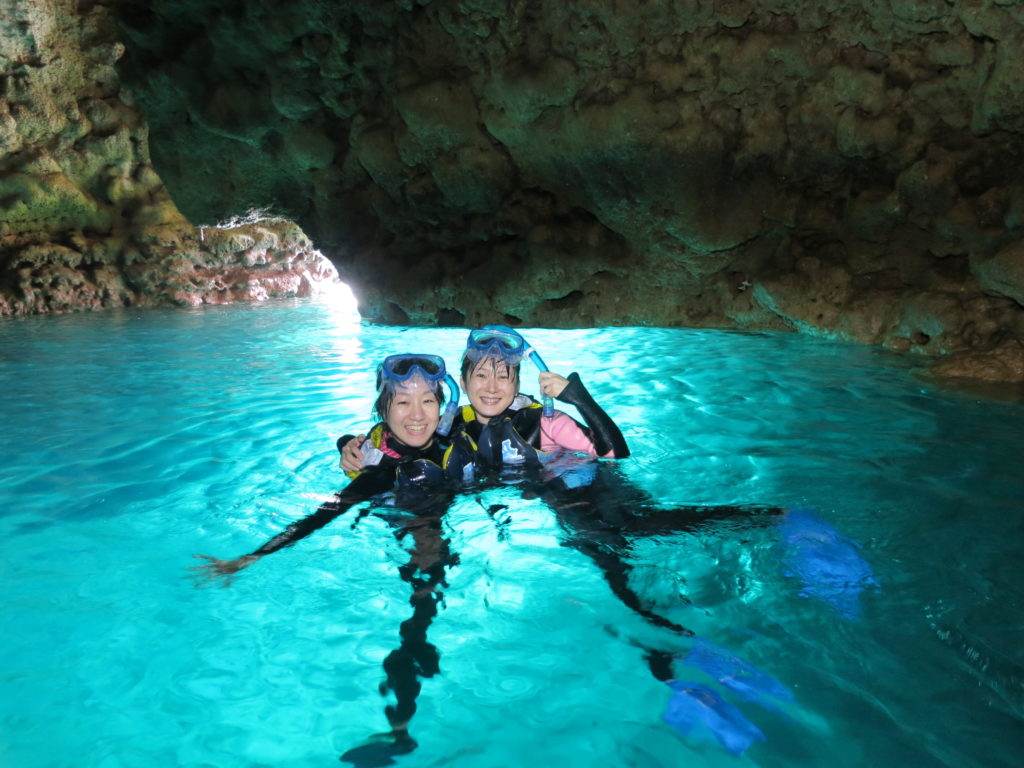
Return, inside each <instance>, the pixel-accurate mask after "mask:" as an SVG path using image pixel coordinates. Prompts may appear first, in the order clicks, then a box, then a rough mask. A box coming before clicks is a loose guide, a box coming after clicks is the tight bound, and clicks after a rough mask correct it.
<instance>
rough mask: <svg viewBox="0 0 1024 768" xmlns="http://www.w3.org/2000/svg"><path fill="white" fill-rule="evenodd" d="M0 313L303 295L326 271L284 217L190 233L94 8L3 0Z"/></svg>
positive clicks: (104, 10)
mask: <svg viewBox="0 0 1024 768" xmlns="http://www.w3.org/2000/svg"><path fill="white" fill-rule="evenodd" d="M2 11H3V13H2V15H0V315H8V314H30V313H39V312H63V311H72V310H79V309H99V308H102V307H111V306H126V305H157V304H180V305H195V304H200V303H221V302H225V301H238V300H241V299H259V298H266V297H268V296H295V295H309V294H310V293H312V292H315V291H316V290H317V289H318V287H319V286H320V285H322V284H323V282H324V281H325V280H326V281H330V280H333V279H335V278H334V270H333V268H332V267H331V266H330V265H329V264H327V263H326V262H325V261H324V259H323V257H321V256H320V255H319V254H318V253H317V252H316V251H315V250H314V249H313V247H312V244H311V243H310V242H309V240H308V238H306V237H305V235H304V234H303V233H302V231H301V230H300V229H299V228H298V227H297V226H296V225H295V224H292V223H290V222H285V221H279V220H267V221H261V222H259V223H255V222H252V223H249V224H248V225H246V226H242V227H241V228H238V229H234V230H231V231H228V230H226V229H223V228H212V229H205V230H202V231H201V230H199V229H197V228H196V227H195V226H194V225H192V224H190V223H189V222H188V221H187V220H186V219H185V217H184V216H182V215H181V213H180V212H179V211H178V209H177V207H176V206H175V205H174V203H173V202H172V201H171V199H170V197H169V195H168V193H167V190H166V189H165V188H164V185H163V183H162V182H161V181H160V178H159V176H158V175H157V173H156V171H155V170H154V169H153V166H152V164H151V163H150V159H149V149H148V131H147V129H146V126H145V124H144V123H143V121H142V119H141V118H140V116H139V113H138V111H137V110H136V109H135V108H134V107H133V106H132V99H131V96H130V94H128V93H127V92H126V91H124V90H123V89H122V88H121V86H120V78H119V75H118V74H117V72H116V69H115V64H116V62H117V61H118V59H119V58H120V57H121V56H122V55H123V53H124V45H123V43H121V42H120V40H119V35H120V33H119V31H118V29H117V27H116V25H115V24H114V19H113V16H112V15H111V13H110V8H109V7H108V6H107V5H106V4H103V3H91V2H68V1H61V0H35V1H34V2H24V1H22V2H12V1H11V0H3V9H2Z"/></svg>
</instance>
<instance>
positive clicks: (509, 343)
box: [472, 330, 523, 352]
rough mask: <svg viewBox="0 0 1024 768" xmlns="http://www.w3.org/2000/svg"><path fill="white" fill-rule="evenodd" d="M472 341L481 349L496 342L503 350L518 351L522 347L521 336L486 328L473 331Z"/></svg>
mask: <svg viewBox="0 0 1024 768" xmlns="http://www.w3.org/2000/svg"><path fill="white" fill-rule="evenodd" d="M472 341H473V344H475V345H476V346H478V347H480V348H481V349H483V348H486V347H489V346H491V345H492V344H498V345H499V346H500V347H501V348H502V350H504V351H505V352H518V351H519V350H521V349H522V347H523V341H522V339H521V338H516V337H514V336H509V335H507V334H504V333H495V332H494V331H486V330H481V331H474V332H473V336H472Z"/></svg>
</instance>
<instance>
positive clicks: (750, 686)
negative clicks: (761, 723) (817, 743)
mask: <svg viewBox="0 0 1024 768" xmlns="http://www.w3.org/2000/svg"><path fill="white" fill-rule="evenodd" d="M683 664H685V665H686V666H688V667H691V668H694V669H699V670H701V671H702V672H704V673H706V674H707V675H708V676H709V677H711V678H713V679H714V680H715V681H717V682H718V683H719V684H720V685H722V686H723V687H724V688H727V689H728V690H730V691H732V692H733V693H736V694H737V695H738V696H740V698H742V699H744V700H746V701H751V702H754V703H756V704H759V705H760V706H762V707H764V708H766V709H771V710H778V705H779V703H781V702H787V701H792V700H793V698H794V697H793V693H792V691H790V690H789V689H788V688H786V686H784V685H783V684H782V683H780V682H779V681H778V680H776V679H775V678H774V677H772V676H771V675H769V674H767V673H765V672H762V671H761V670H759V669H757V667H755V666H754V665H753V664H751V663H750V662H748V661H745V660H744V659H741V658H740V657H739V656H736V655H735V654H734V653H732V652H730V651H729V650H727V649H725V648H721V647H719V646H717V645H715V644H714V643H711V642H708V641H707V640H703V639H698V640H697V641H696V642H695V644H694V646H693V648H692V649H691V650H690V652H689V653H688V654H687V655H686V657H685V658H684V659H683ZM667 684H668V686H669V687H670V688H671V689H672V690H673V691H674V693H673V695H672V698H671V699H670V700H669V703H668V706H667V707H666V709H665V714H664V715H663V716H662V719H663V720H664V721H665V722H666V723H668V724H669V725H670V726H672V727H673V728H674V729H675V730H676V731H678V732H679V733H680V734H682V735H683V736H684V737H687V738H707V737H709V736H713V737H714V738H715V739H717V740H718V742H719V743H720V744H721V745H722V746H723V747H725V748H726V749H727V750H729V751H730V752H732V753H733V754H734V755H740V754H742V753H743V752H744V751H745V750H746V749H747V748H748V747H749V746H750V745H751V744H753V743H754V742H755V741H765V736H764V733H763V732H762V731H761V729H760V728H758V727H757V726H756V725H754V724H753V723H752V722H751V721H750V720H749V719H747V717H746V715H744V714H743V712H741V711H740V710H739V709H738V708H737V707H735V706H733V705H732V704H730V703H729V702H727V701H726V700H725V699H724V698H722V696H721V695H719V693H718V692H717V691H715V690H713V689H711V688H709V687H708V686H706V685H702V684H700V683H695V682H688V681H683V680H670V681H667Z"/></svg>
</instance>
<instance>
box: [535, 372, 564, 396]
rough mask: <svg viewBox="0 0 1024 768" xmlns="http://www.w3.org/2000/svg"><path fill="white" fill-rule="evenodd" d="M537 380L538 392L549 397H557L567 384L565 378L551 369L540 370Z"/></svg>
mask: <svg viewBox="0 0 1024 768" xmlns="http://www.w3.org/2000/svg"><path fill="white" fill-rule="evenodd" d="M537 381H538V382H540V393H541V394H542V395H548V396H549V397H558V396H559V395H560V394H562V390H563V389H565V388H566V387H567V386H569V380H568V379H567V378H565V377H564V376H559V375H558V374H557V373H552V372H551V371H541V374H540V376H539V377H538V379H537Z"/></svg>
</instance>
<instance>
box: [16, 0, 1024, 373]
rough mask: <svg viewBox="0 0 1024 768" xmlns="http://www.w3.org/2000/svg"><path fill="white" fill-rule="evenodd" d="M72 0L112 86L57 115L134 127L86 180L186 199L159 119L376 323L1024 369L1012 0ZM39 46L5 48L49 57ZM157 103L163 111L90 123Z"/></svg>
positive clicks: (99, 137)
mask: <svg viewBox="0 0 1024 768" xmlns="http://www.w3.org/2000/svg"><path fill="white" fill-rule="evenodd" d="M16 5H17V6H18V7H19V8H28V7H32V8H40V7H47V8H50V9H51V10H53V9H56V10H57V11H60V13H57V12H56V11H54V12H53V13H51V14H50V15H51V16H53V17H54V18H63V17H62V16H61V14H62V13H63V14H65V15H67V14H69V13H70V8H71V4H70V3H59V2H56V0H49V2H47V0H38V1H37V2H34V3H31V4H29V3H20V4H16ZM74 7H75V8H77V9H78V12H79V14H80V15H79V16H78V17H76V20H74V21H73V22H71V21H68V22H67V23H65V24H64V25H63V26H60V25H55V26H53V27H52V28H50V29H48V30H46V33H47V34H49V35H50V36H51V37H52V38H53V40H57V39H71V40H75V41H79V42H78V43H77V44H78V45H79V47H80V48H81V51H80V52H79V53H80V56H81V57H82V58H83V60H85V59H88V61H89V62H90V63H89V65H88V66H85V65H82V66H81V67H80V69H82V71H89V72H90V73H91V72H93V69H92V68H94V69H95V72H97V73H100V74H99V75H98V76H93V75H91V74H90V76H89V77H88V78H86V80H88V81H90V82H88V83H86V84H85V85H83V90H82V93H83V94H84V93H87V92H88V91H89V88H94V89H99V90H97V91H96V93H98V94H99V97H98V100H99V101H101V102H102V103H103V104H105V105H106V107H105V108H98V107H96V106H95V105H94V104H93V101H95V100H96V99H97V97H93V101H88V98H87V97H86V96H85V95H79V96H78V101H76V103H75V104H74V105H73V106H74V109H71V108H70V107H69V106H68V105H62V107H61V110H62V111H64V112H65V113H66V114H69V115H70V114H72V113H74V112H75V110H77V113H78V115H80V117H79V116H75V117H74V119H72V118H70V117H69V118H68V121H67V126H66V127H65V128H61V129H59V130H57V135H59V136H61V137H62V138H61V139H60V141H62V142H65V143H67V142H72V143H74V144H76V145H77V144H79V143H84V142H86V141H88V142H91V144H92V145H95V146H98V147H99V146H102V147H106V146H108V144H107V143H108V142H109V143H110V144H112V143H114V142H115V141H121V142H122V144H121V146H120V148H119V149H118V150H117V151H114V150H113V148H111V150H110V151H109V152H105V150H95V151H94V152H93V154H92V155H89V156H90V157H104V158H108V161H106V164H105V165H104V167H103V168H102V169H91V172H90V173H85V172H84V170H83V169H79V168H76V170H77V171H80V172H78V173H77V174H75V173H69V171H68V169H67V168H66V167H65V168H64V169H63V170H62V172H63V173H64V174H65V175H66V176H68V177H69V178H71V179H72V184H71V186H72V187H74V189H79V190H81V189H85V190H86V192H87V193H88V194H87V202H88V200H96V199H99V198H100V197H101V196H103V195H104V194H105V195H106V199H107V200H108V201H109V200H112V199H113V198H112V197H111V193H110V192H107V191H105V190H108V189H113V188H114V187H116V186H117V184H115V183H114V180H115V179H117V180H118V182H117V183H118V184H123V183H126V182H130V183H131V184H132V185H134V187H133V192H132V194H131V195H130V196H129V199H131V200H133V201H137V200H139V199H140V195H139V193H138V191H137V190H138V189H140V188H141V189H152V192H150V193H148V194H149V199H148V202H147V204H146V205H143V206H141V209H142V210H146V211H149V210H151V209H153V208H154V207H155V208H160V209H161V210H165V209H163V208H161V204H162V203H164V202H166V192H165V191H164V187H163V186H162V185H161V184H160V183H159V182H158V181H157V179H156V174H155V173H151V169H150V165H149V163H148V155H147V151H146V129H147V128H148V135H149V136H150V137H151V143H150V148H151V151H152V156H153V166H155V168H156V169H157V171H158V172H159V178H160V179H162V180H163V183H164V184H166V189H167V190H169V191H170V194H171V196H172V197H173V199H174V203H175V204H176V206H177V207H178V209H180V210H181V211H182V212H184V214H185V215H186V216H187V217H188V219H189V221H191V222H192V223H193V224H197V225H202V224H210V223H213V222H216V221H221V220H224V219H226V218H229V217H232V216H235V215H237V214H239V213H240V212H243V211H247V210H250V209H254V208H256V209H264V210H269V211H270V212H272V213H274V214H276V215H280V216H284V217H287V218H289V219H291V220H293V221H295V222H297V223H298V224H299V225H300V226H301V227H302V229H303V230H304V231H305V232H307V233H309V235H310V236H311V237H312V238H313V240H314V241H315V242H316V244H317V247H319V248H321V249H322V250H323V251H324V252H325V253H326V254H327V255H328V256H329V257H330V258H331V260H332V261H333V262H334V264H335V265H336V266H337V268H338V270H339V272H340V273H341V276H342V278H343V279H344V280H345V281H346V282H348V283H350V284H351V286H352V287H353V290H354V291H355V293H356V295H357V297H359V299H360V301H361V309H362V311H363V313H364V315H366V316H368V317H370V318H372V319H374V320H379V321H383V322H399V323H412V324H435V323H440V324H478V323H483V322H493V321H495V320H500V321H504V322H508V323H510V324H528V325H546V326H554V327H572V326H583V325H592V324H594V325H604V324H638V325H642V324H654V325H667V326H723V327H740V328H786V329H794V330H799V331H803V332H807V333H813V334H819V335H825V336H830V337H836V338H844V339H852V340H856V341H860V342H865V343H870V344H885V345H887V346H889V347H891V348H893V349H897V350H906V351H909V352H914V353H920V354H922V355H925V356H931V357H936V358H938V357H941V358H942V368H941V370H943V372H944V373H946V374H947V375H970V376H977V377H980V378H989V379H1003V380H1006V379H1009V380H1018V381H1024V347H1022V346H1021V339H1024V311H1022V301H1024V267H1022V259H1024V253H1022V250H1021V245H1020V239H1021V234H1022V232H1024V181H1022V179H1024V174H1022V171H1024V145H1022V143H1021V134H1022V132H1024V98H1022V96H1024V75H1022V66H1024V65H1022V64H1021V60H1020V57H1019V51H1021V50H1024V46H1022V43H1024V29H1022V23H1024V10H1022V8H1021V6H1020V5H1019V4H1018V3H1016V2H1011V0H971V1H970V2H961V3H948V2H945V0H860V1H859V2H848V3H835V2H826V3H824V4H822V3H820V2H810V0H790V1H789V2H786V3H782V2H780V1H779V0H751V1H745V2H738V1H733V0H722V1H721V2H714V3H711V2H700V1H699V0H675V1H673V0H663V1H662V2H647V1H646V0H593V2H588V3H556V2H553V1H551V0H548V1H546V2H543V1H542V0H433V1H432V0H397V1H396V2H386V1H385V0H355V1H354V2H346V3H324V2H319V1H315V2H314V1H308V0H307V1H304V0H292V1H290V2H287V3H285V2H281V0H236V1H234V2H222V3H209V2H206V1H205V0H152V1H151V2H147V3H134V2H116V3H112V4H110V5H109V6H107V5H104V4H100V3H89V2H83V3H79V4H78V5H77V6H74ZM109 13H113V14H114V15H115V16H116V22H117V29H116V31H111V30H110V29H108V28H106V27H104V26H103V24H101V23H100V22H99V21H98V19H101V18H105V17H106V15H107V14H109ZM27 15H28V12H27V11H23V12H22V16H23V17H26V16H27ZM33 18H34V17H33ZM104 23H105V22H104ZM75 25H77V27H76V26H75ZM58 27H59V28H58ZM94 27H95V28H96V30H97V31H95V32H94V31H91V30H93V28H94ZM101 27H102V29H100V28H101ZM19 30H21V28H20V27H19ZM76 30H77V31H76ZM34 35H35V37H34V38H33V39H34V40H37V41H38V40H41V39H44V38H46V35H44V34H43V30H42V28H41V26H40V25H39V24H36V25H35V28H34ZM47 39H49V38H47ZM122 44H123V46H124V47H125V54H124V55H123V56H121V55H120V53H121V48H120V45H122ZM38 47H39V45H38V43H37V48H38ZM49 50H51V51H53V52H55V51H56V50H57V48H56V44H54V46H52V47H51V48H50V49H49ZM32 55H37V57H38V54H32ZM30 61H32V59H31V55H30V54H29V53H27V52H25V53H23V54H21V58H18V57H15V56H12V55H10V54H8V58H7V59H6V63H5V64H4V67H3V69H4V71H5V72H11V73H14V74H15V75H18V76H19V77H21V78H22V81H21V82H23V83H31V82H35V81H33V80H32V78H33V77H34V76H35V72H36V70H35V69H33V66H34V65H33V64H31V63H29V62H30ZM59 61H60V57H58V56H56V55H55V53H54V54H53V55H51V57H50V59H49V60H48V62H47V63H46V66H45V68H44V70H40V71H45V70H46V69H50V68H52V67H53V66H55V65H57V64H58V62H59ZM115 62H116V71H115ZM5 77H7V78H8V80H7V82H8V85H6V86H5V88H4V91H3V94H2V96H3V98H4V99H7V100H8V102H9V103H10V102H12V99H11V95H10V94H11V93H14V92H15V91H12V87H15V86H12V85H11V83H13V82H14V81H12V80H10V78H11V77H12V75H6V76H5ZM117 77H120V78H121V80H120V83H118V82H116V78H117ZM93 83H95V85H93ZM121 83H123V84H125V85H127V87H128V90H130V92H131V93H132V94H133V98H134V101H132V100H131V99H130V98H129V96H128V94H127V92H126V91H124V90H121V89H120V84H121ZM46 98H47V97H46V96H45V89H42V90H38V91H37V92H36V95H35V96H34V97H33V98H32V99H29V100H28V101H27V102H26V101H25V100H22V102H24V103H25V104H26V106H23V107H19V108H20V109H24V110H32V109H38V107H36V106H33V105H32V104H34V100H35V99H41V100H43V101H45V99H46ZM22 102H19V103H22ZM29 102H32V103H31V104H30V103H29ZM133 104H134V105H135V107H137V108H138V109H139V110H140V112H141V113H142V114H144V115H145V121H146V122H145V126H142V124H141V123H136V124H133V127H132V128H131V129H130V130H128V132H127V134H124V133H118V132H117V131H115V132H114V133H113V134H109V131H110V129H109V128H105V129H98V130H94V129H91V130H90V131H86V130H85V125H86V123H87V122H88V123H89V124H90V126H91V125H92V121H93V118H92V117H89V115H90V114H91V113H90V112H89V108H92V109H98V110H99V112H102V114H107V113H108V112H109V111H110V110H114V111H115V112H117V113H118V115H121V114H123V113H124V111H125V110H127V111H128V112H130V113H131V114H132V115H133V116H134V115H136V113H135V111H134V110H135V107H133V106H131V105H133ZM90 105H92V106H91V107H90ZM8 109H9V110H10V109H13V107H11V106H9V107H8ZM99 112H98V113H97V114H99ZM100 117H102V115H101V116H100ZM133 119H136V120H137V116H136V117H134V118H133ZM129 122H130V121H129ZM98 123H99V124H100V125H104V122H103V120H102V119H98ZM18 124H19V125H20V121H19V123H18ZM118 124H120V123H118ZM51 133H52V131H51ZM112 136H118V137H121V138H119V139H114V138H112ZM65 137H66V138H65ZM26 140H27V139H26ZM125 140H128V141H127V143H125ZM125 157H127V158H129V160H128V163H129V165H128V166H124V165H122V166H116V165H115V164H114V162H115V161H114V158H122V160H121V162H122V163H124V162H125V161H124V160H123V158H125ZM122 169H123V170H122ZM104 174H105V175H104ZM83 178H84V179H85V181H84V182H83V181H82V179H83ZM151 184H152V186H150V185H151ZM104 185H106V186H104ZM57 188H60V187H59V185H58V186H57ZM20 194H22V195H24V194H26V193H20ZM112 194H113V197H117V195H118V194H119V193H117V192H114V193H112ZM161 196H162V197H161ZM7 197H8V199H9V197H10V195H9V194H8V195H7ZM57 198H58V199H60V200H61V201H64V202H62V203H61V205H62V206H64V207H63V208H62V209H61V210H62V211H67V212H71V213H73V214H74V216H76V217H78V218H79V219H81V224H80V231H81V232H83V233H91V232H93V231H94V229H95V228H96V226H97V225H96V223H94V221H93V219H90V218H89V216H97V215H100V214H95V213H91V211H92V208H91V207H90V205H88V204H85V203H82V202H81V201H80V200H78V198H76V197H75V195H74V194H72V193H70V192H69V193H68V194H67V195H65V196H64V197H60V196H59V195H57ZM110 204H111V205H115V206H116V203H113V202H111V203H110ZM135 204H136V203H133V205H135ZM54 205H56V203H54ZM115 210H116V208H115ZM122 210H123V208H122ZM153 215H154V216H156V218H158V219H159V218H160V216H162V215H164V214H156V213H154V214H153ZM140 216H141V217H142V218H141V219H137V218H136V217H140ZM111 218H112V222H113V223H111V224H110V225H109V226H107V225H106V224H104V223H103V222H100V226H99V228H100V230H101V233H100V239H108V238H110V237H112V236H116V233H117V232H119V231H120V230H119V229H118V228H119V226H120V225H121V222H120V221H119V219H120V218H122V214H120V213H118V214H117V215H114V216H112V217H111ZM144 218H145V217H144V216H142V214H141V213H138V212H135V211H133V212H132V213H131V214H130V215H129V219H130V220H132V221H136V220H140V221H141V220H144Z"/></svg>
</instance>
